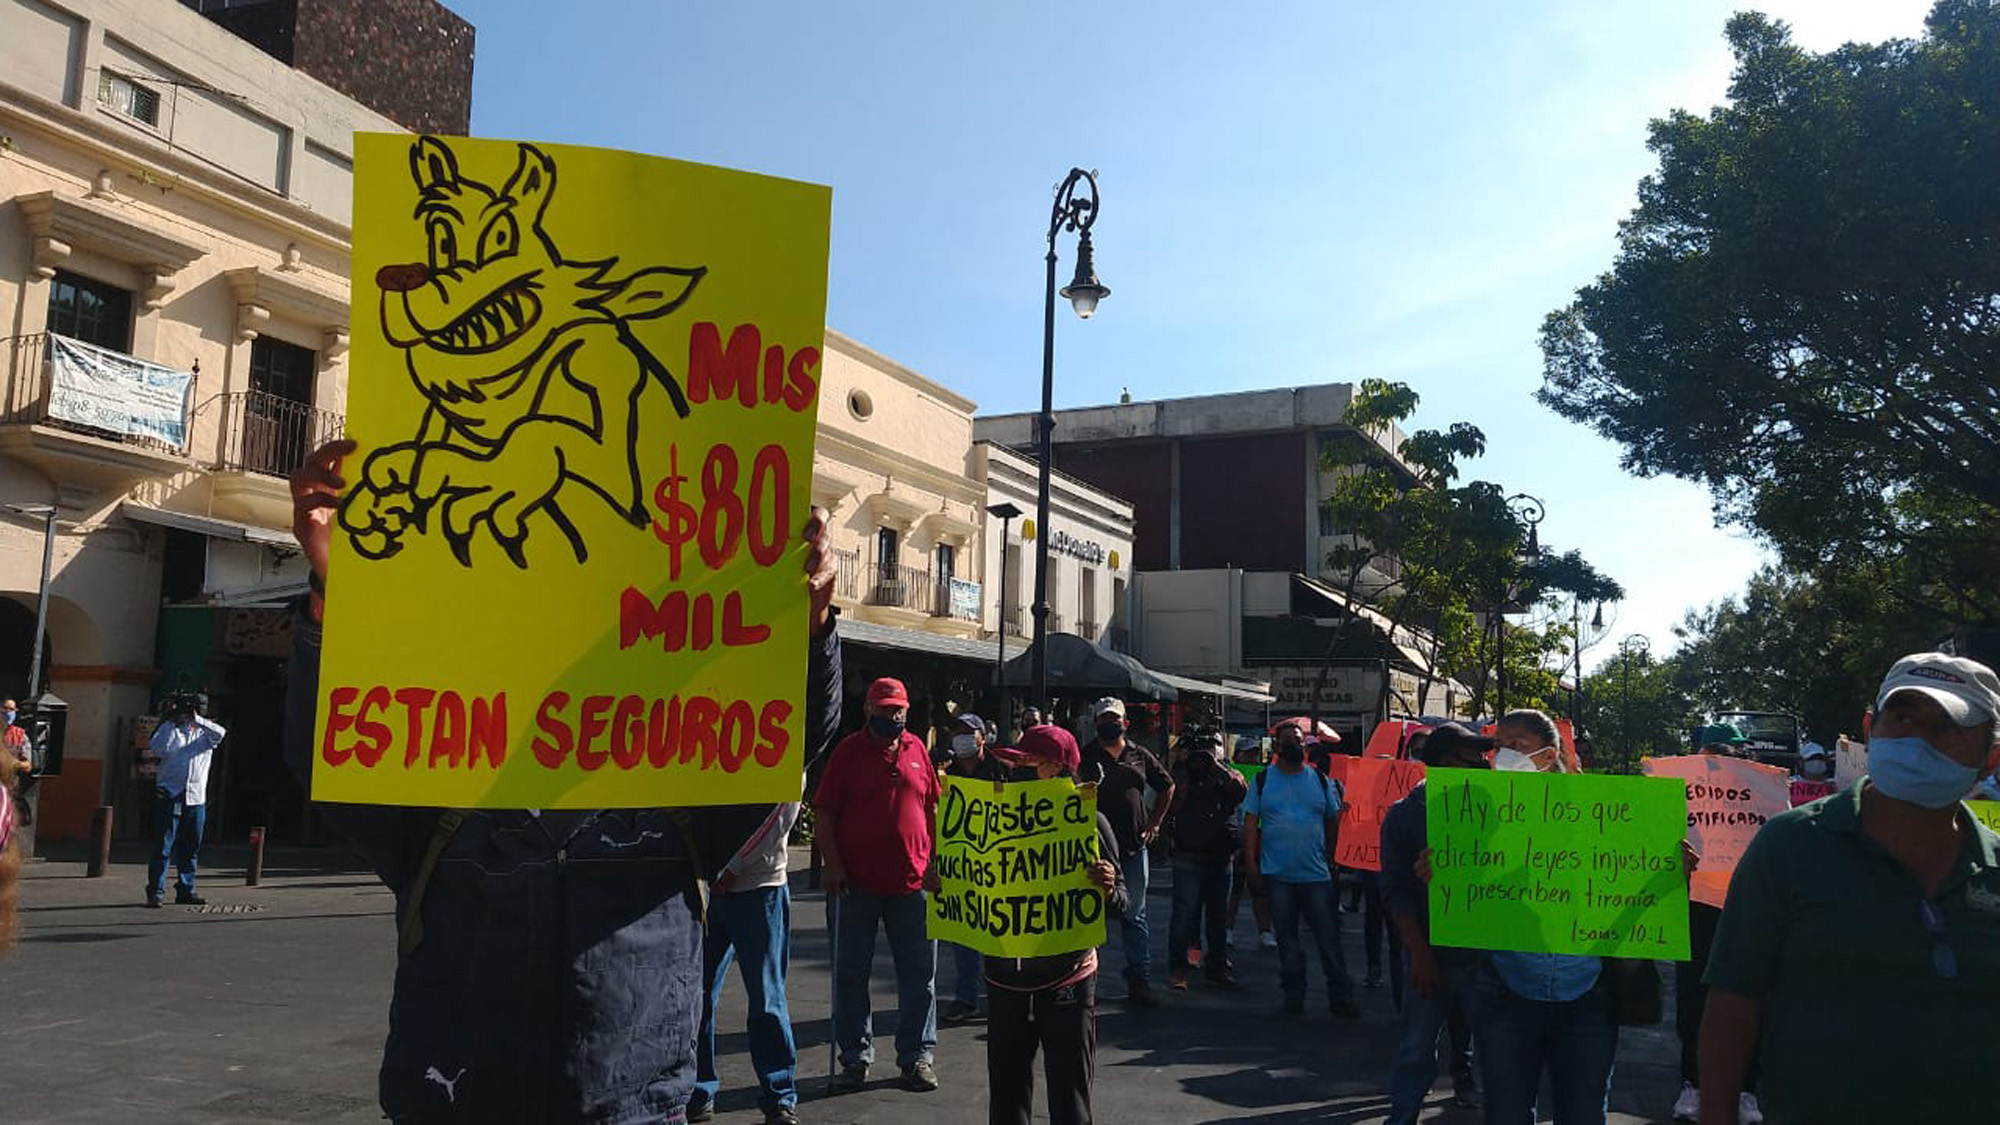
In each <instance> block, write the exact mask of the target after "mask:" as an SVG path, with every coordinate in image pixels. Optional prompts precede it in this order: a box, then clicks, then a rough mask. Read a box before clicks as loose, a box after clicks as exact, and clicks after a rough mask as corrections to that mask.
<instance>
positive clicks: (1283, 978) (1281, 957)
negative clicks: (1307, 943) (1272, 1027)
mask: <svg viewBox="0 0 2000 1125" xmlns="http://www.w3.org/2000/svg"><path fill="white" fill-rule="evenodd" d="M1264 882H1265V884H1266V885H1267V886H1269V887H1270V888H1271V925H1272V927H1273V928H1274V929H1276V930H1277V932H1278V986H1279V987H1280V988H1281V989H1282V990H1283V991H1284V994H1285V1002H1286V1003H1287V1004H1294V1003H1303V1002H1304V1001H1305V997H1306V951H1305V947H1304V946H1303V945H1301V944H1299V919H1300V918H1301V917H1303V918H1304V919H1305V922H1306V925H1307V926H1308V927H1309V928H1310V929H1311V930H1312V935H1313V941H1314V943H1315V944H1317V945H1318V946H1319V965H1320V969H1321V970H1322V971H1323V972H1325V974H1326V995H1327V1000H1328V1002H1330V1003H1339V1002H1341V1001H1343V1000H1344V1001H1347V1002H1349V1003H1352V1002H1353V1001H1354V978H1352V977H1350V976H1348V975H1347V955H1346V954H1345V953H1343V952H1341V949H1340V917H1339V915H1337V914H1335V913H1334V910H1333V880H1331V879H1322V880H1320V881H1319V882H1317V883H1287V882H1285V881H1284V880H1283V879H1270V878H1267V879H1265V880H1264Z"/></svg>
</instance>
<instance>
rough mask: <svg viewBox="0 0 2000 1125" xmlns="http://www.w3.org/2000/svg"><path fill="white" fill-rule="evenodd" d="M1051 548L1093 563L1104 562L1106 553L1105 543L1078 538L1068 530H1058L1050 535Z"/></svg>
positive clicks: (1059, 552) (1061, 553) (1056, 551)
mask: <svg viewBox="0 0 2000 1125" xmlns="http://www.w3.org/2000/svg"><path fill="white" fill-rule="evenodd" d="M1049 550H1051V551H1054V552H1055V553H1056V554H1059V555H1068V556H1069V557H1070V558H1073V559H1082V560H1083V561H1084V562H1087V563H1091V564H1092V565H1095V564H1097V563H1101V562H1103V561H1104V557H1105V554H1106V551H1105V549H1104V544H1102V543H1097V542H1093V541H1091V540H1089V539H1078V538H1077V537H1076V536H1074V535H1071V534H1070V533H1069V532H1067V531H1058V532H1056V533H1055V534H1054V535H1051V536H1049Z"/></svg>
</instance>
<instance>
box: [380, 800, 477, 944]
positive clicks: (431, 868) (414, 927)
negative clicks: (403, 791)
mask: <svg viewBox="0 0 2000 1125" xmlns="http://www.w3.org/2000/svg"><path fill="white" fill-rule="evenodd" d="M464 823H465V810H464V809H445V810H444V811H442V812H440V813H438V818H437V823H436V824H434V825H432V827H431V838H430V842H429V843H428V844H425V845H424V858H423V860H422V862H420V863H418V864H417V874H416V877H415V878H413V879H411V880H410V889H409V891H408V892H407V893H406V894H405V895H404V896H403V916H402V917H401V918H398V919H397V920H396V952H397V953H398V954H400V955H402V956H405V957H407V956H409V955H410V954H412V953H415V952H416V950H417V946H419V945H422V944H423V941H424V918H423V911H424V892H425V891H426V890H428V889H429V888H430V885H431V875H432V874H433V873H434V872H436V871H437V865H438V857H439V856H441V855H443V854H444V849H445V847H446V846H447V845H449V844H450V843H451V838H452V837H453V836H455V835H457V833H458V826H459V825H461V824H464Z"/></svg>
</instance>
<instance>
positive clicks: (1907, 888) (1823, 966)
mask: <svg viewBox="0 0 2000 1125" xmlns="http://www.w3.org/2000/svg"><path fill="white" fill-rule="evenodd" d="M1865 784H1866V779H1865V778H1864V779H1863V780H1862V781H1861V782H1857V783H1856V784H1854V785H1851V786H1849V787H1848V788H1846V789H1843V790H1841V791H1840V792H1838V793H1835V794H1833V795H1831V796H1829V797H1825V798H1822V799H1820V800H1818V801H1814V802H1812V803H1811V804H1808V805H1802V806H1800V807H1799V808H1796V809H1792V810H1791V811H1789V812H1786V813H1784V814H1782V815H1780V816H1777V817H1775V818H1773V819H1772V820H1771V822H1770V823H1768V824H1766V825H1764V827H1763V828H1762V829H1760V830H1759V831H1758V833H1757V836H1756V838H1755V839H1754V840H1752V841H1751V843H1750V847H1749V848H1748V849H1747V850H1746V851H1745V852H1744V853H1743V859H1742V860H1741V862H1739V863H1738V864H1737V865H1736V873H1735V875H1733V876H1732V877H1731V879H1730V883H1729V900H1728V904H1727V905H1726V906H1725V907H1724V909H1723V913H1722V922H1721V925H1720V927H1719V928H1718V929H1717V930H1716V934H1715V945H1714V947H1713V949H1712V951H1711V952H1710V954H1709V962H1708V974H1707V976H1706V978H1705V980H1706V982H1707V983H1708V985H1709V986H1710V987H1712V988H1721V989H1726V990H1728V991H1730V992H1735V993H1738V994H1740V995H1743V996H1747V997H1750V998H1751V999H1754V1000H1762V1001H1763V1002H1764V1026H1763V1041H1762V1055H1761V1058H1762V1062H1761V1070H1762V1077H1761V1078H1760V1079H1759V1082H1758V1090H1757V1093H1758V1097H1759V1100H1760V1101H1761V1102H1762V1103H1763V1108H1764V1120H1765V1121H1766V1122H1767V1123H1768V1125H1807V1123H1810V1125H1830V1123H1832V1125H1837V1123H1841V1122H1855V1123H1857V1125H1858V1123H1869V1125H1877V1123H1888V1122H1946V1121H1950V1122H1977V1121H2000V1093H1996V1087H1995V1078H1996V1076H2000V837H1996V836H1994V835H1993V833H1991V832H1990V831H1988V830H1986V829H1985V828H1983V827H1981V826H1980V825H1979V823H1978V822H1977V821H1976V820H1974V819H1973V816H1972V814H1971V812H1970V811H1968V810H1963V809H1962V810H1960V812H1959V821H1960V824H1961V825H1962V826H1964V827H1965V828H1966V830H1967V832H1966V836H1965V847H1964V850H1963V851H1961V852H1960V853H1959V857H1958V862H1957V863H1956V864H1954V865H1953V867H1952V869H1951V873H1950V874H1949V875H1948V876H1946V878H1945V881H1944V885H1943V887H1942V889H1940V890H1939V891H1938V893H1937V896H1936V897H1935V898H1934V899H1932V901H1933V902H1934V903H1936V904H1937V906H1938V908H1939V910H1940V911H1941V913H1942V914H1943V918H1944V927H1943V937H1942V939H1941V940H1942V941H1943V943H1944V944H1945V945H1947V946H1949V947H1950V950H1951V955H1952V957H1953V958H1954V959H1955V960H1956V962H1957V976H1956V977H1951V978H1946V977H1943V976H1941V975H1939V973H1938V971H1937V965H1936V963H1935V962H1936V959H1937V957H1938V952H1937V945H1938V943H1939V940H1940V939H1938V938H1935V937H1933V936H1932V934H1931V932H1930V930H1929V929H1928V928H1927V927H1926V926H1925V924H1924V918H1923V913H1922V905H1923V901H1924V895H1923V888H1922V887H1921V886H1919V885H1918V883H1917V878H1916V876H1914V875H1912V874H1911V873H1910V871H1909V869H1908V868H1906V867H1904V866H1903V865H1902V864H1900V863H1898V862H1897V861H1896V860H1895V859H1894V858H1893V857H1891V856H1890V855H1889V853H1888V852H1887V851H1885V850H1883V848H1882V847H1881V846H1880V845H1878V844H1876V843H1875V842H1874V841H1873V840H1871V839H1869V838H1868V837H1867V836H1866V835H1865V834H1864V833H1863V832H1862V831H1861V789H1862V786H1863V785H1865Z"/></svg>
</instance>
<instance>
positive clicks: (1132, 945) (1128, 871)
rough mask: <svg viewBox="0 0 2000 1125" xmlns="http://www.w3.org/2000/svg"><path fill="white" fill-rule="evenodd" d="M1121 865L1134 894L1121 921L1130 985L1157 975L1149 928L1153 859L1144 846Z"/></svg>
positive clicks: (1127, 886)
mask: <svg viewBox="0 0 2000 1125" xmlns="http://www.w3.org/2000/svg"><path fill="white" fill-rule="evenodd" d="M1119 864H1120V866H1122V867H1123V868H1124V870H1125V889H1126V890H1127V891H1129V892H1130V893H1131V895H1132V905H1131V906H1130V907H1128V908H1127V909H1126V911H1125V917H1124V919H1123V921H1122V924H1121V929H1122V930H1123V935H1124V939H1125V981H1126V983H1127V984H1130V983H1131V982H1132V981H1135V980H1147V979H1150V978H1151V977H1152V974H1153V952H1152V948H1151V942H1152V934H1151V932H1150V931H1148V930H1147V928H1146V881H1147V874H1148V871H1149V870H1150V868H1151V864H1152V861H1151V860H1150V859H1149V858H1148V857H1147V855H1146V849H1144V848H1140V849H1139V850H1138V851H1136V852H1134V853H1132V854H1131V855H1128V856H1126V857H1124V858H1123V859H1122V860H1120V861H1119ZM1107 936H1108V935H1107Z"/></svg>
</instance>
